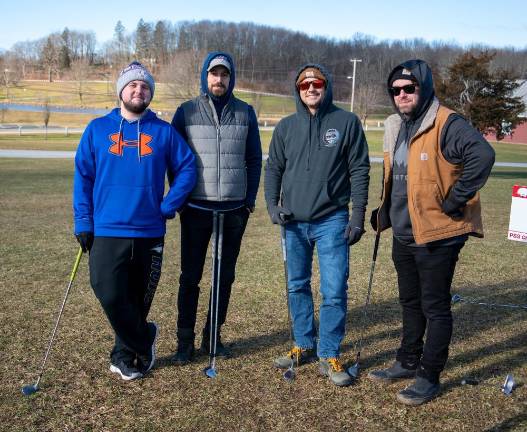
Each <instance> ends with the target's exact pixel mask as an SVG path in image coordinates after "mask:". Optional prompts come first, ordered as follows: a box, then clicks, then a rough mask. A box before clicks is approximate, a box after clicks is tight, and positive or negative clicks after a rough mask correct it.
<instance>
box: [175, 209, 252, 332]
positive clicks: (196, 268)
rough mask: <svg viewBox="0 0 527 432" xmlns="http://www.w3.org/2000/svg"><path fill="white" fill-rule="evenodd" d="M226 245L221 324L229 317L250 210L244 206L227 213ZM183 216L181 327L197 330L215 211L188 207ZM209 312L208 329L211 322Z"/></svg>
mask: <svg viewBox="0 0 527 432" xmlns="http://www.w3.org/2000/svg"><path fill="white" fill-rule="evenodd" d="M224 214H225V216H224V222H223V244H222V260H221V272H220V289H219V301H218V325H219V326H221V325H222V324H223V323H224V322H225V319H226V317H227V308H228V306H229V299H230V296H231V286H232V284H233V282H234V277H235V269H236V261H237V259H238V254H239V252H240V246H241V242H242V237H243V233H244V232H245V227H246V226H247V220H248V218H249V212H248V211H247V209H246V208H245V207H243V208H239V209H236V210H233V211H229V212H225V213H224ZM180 219H181V275H180V277H179V293H178V329H192V330H193V329H194V326H195V325H196V312H197V308H198V298H199V291H200V288H199V283H200V281H201V277H202V275H203V266H204V264H205V258H206V255H207V248H208V245H209V241H210V238H211V235H212V211H206V210H200V209H196V208H193V207H187V208H186V209H185V211H184V212H183V213H182V214H181V215H180ZM210 313H211V311H210V301H209V312H208V314H207V323H206V324H205V327H204V328H205V329H209V325H210Z"/></svg>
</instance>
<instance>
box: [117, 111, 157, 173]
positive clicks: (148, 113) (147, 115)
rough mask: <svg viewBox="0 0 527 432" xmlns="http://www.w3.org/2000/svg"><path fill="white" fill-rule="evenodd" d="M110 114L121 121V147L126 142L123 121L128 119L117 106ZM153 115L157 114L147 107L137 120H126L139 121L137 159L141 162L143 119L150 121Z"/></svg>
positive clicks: (119, 143)
mask: <svg viewBox="0 0 527 432" xmlns="http://www.w3.org/2000/svg"><path fill="white" fill-rule="evenodd" d="M109 116H110V117H111V118H113V119H115V120H118V121H119V135H118V145H119V148H121V147H122V145H123V142H124V137H123V123H124V121H125V120H126V119H125V118H124V117H123V116H122V115H121V110H120V108H115V109H114V110H113V111H111V112H110V114H109ZM153 117H155V114H154V113H153V112H152V111H150V110H149V109H146V110H145V111H144V112H143V114H142V115H141V117H139V118H138V119H137V120H133V121H128V120H126V121H127V122H128V123H130V124H132V123H134V122H137V159H138V160H139V163H141V119H145V120H147V121H148V120H149V119H152V118H153Z"/></svg>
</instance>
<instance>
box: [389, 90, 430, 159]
mask: <svg viewBox="0 0 527 432" xmlns="http://www.w3.org/2000/svg"><path fill="white" fill-rule="evenodd" d="M438 109H439V100H438V99H437V98H436V97H434V99H433V101H432V103H431V104H430V107H429V108H428V110H427V111H426V114H425V115H424V117H423V121H422V122H421V126H419V129H418V130H417V132H416V133H415V135H414V136H413V137H412V141H413V140H414V139H415V138H417V137H418V136H419V135H421V134H422V133H424V132H426V131H427V130H428V129H430V128H431V127H432V126H433V125H434V121H435V118H436V115H437V110H438ZM402 122H403V120H402V118H401V116H400V115H399V114H392V115H391V116H390V117H388V118H387V119H386V121H385V122H384V139H383V151H384V152H385V153H386V152H388V153H389V155H390V164H391V165H393V153H394V150H395V143H396V142H397V135H398V134H399V130H400V129H401V124H402Z"/></svg>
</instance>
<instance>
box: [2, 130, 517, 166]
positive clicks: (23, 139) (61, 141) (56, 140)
mask: <svg viewBox="0 0 527 432" xmlns="http://www.w3.org/2000/svg"><path fill="white" fill-rule="evenodd" d="M272 134H273V132H272V131H271V130H260V138H261V141H262V149H263V152H264V153H267V152H268V151H269V143H270V142H271V136H272ZM382 137H383V131H366V139H367V141H368V148H369V151H370V155H371V156H382ZM79 139H80V135H78V134H77V135H75V134H71V135H70V136H68V137H66V136H65V135H62V134H49V135H48V139H47V140H46V139H45V136H44V135H43V134H38V135H35V134H34V135H31V134H27V135H26V134H25V133H24V135H22V136H18V135H2V134H0V149H19V150H71V151H73V150H75V149H76V148H77V145H78V144H79ZM492 145H493V147H494V150H495V151H496V160H497V161H498V162H525V163H527V146H525V145H518V144H507V143H492Z"/></svg>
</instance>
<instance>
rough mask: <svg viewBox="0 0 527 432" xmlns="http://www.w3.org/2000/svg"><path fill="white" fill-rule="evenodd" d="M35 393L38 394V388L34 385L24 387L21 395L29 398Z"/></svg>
mask: <svg viewBox="0 0 527 432" xmlns="http://www.w3.org/2000/svg"><path fill="white" fill-rule="evenodd" d="M36 392H38V386H37V385H36V384H31V385H26V386H24V387H22V393H23V394H24V396H30V395H32V394H33V393H36Z"/></svg>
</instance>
